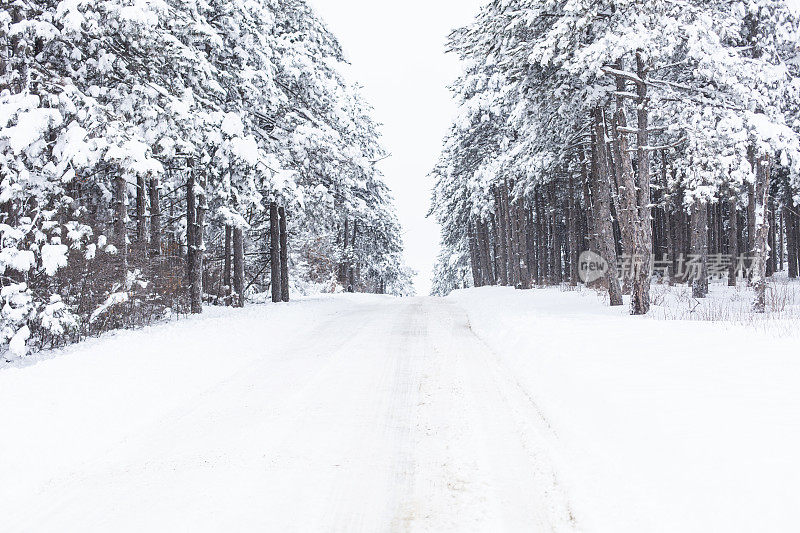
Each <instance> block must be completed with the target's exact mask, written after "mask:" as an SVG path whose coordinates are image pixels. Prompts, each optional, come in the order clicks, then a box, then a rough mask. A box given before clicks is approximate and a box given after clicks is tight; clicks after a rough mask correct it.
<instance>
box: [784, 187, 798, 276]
mask: <svg viewBox="0 0 800 533" xmlns="http://www.w3.org/2000/svg"><path fill="white" fill-rule="evenodd" d="M787 196H788V197H787V199H786V201H785V203H784V206H783V222H784V225H785V226H786V230H785V231H786V252H787V253H786V255H787V257H788V261H789V264H788V265H787V267H788V271H789V278H790V279H795V278H797V274H798V268H797V244H798V243H797V241H796V237H797V233H795V218H796V217H795V214H794V213H793V210H794V202H793V200H792V198H791V192H790V193H789V194H788V195H787Z"/></svg>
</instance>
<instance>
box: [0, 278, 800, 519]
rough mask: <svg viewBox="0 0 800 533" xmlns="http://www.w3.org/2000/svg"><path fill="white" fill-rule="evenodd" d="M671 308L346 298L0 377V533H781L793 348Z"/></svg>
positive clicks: (791, 450)
mask: <svg viewBox="0 0 800 533" xmlns="http://www.w3.org/2000/svg"><path fill="white" fill-rule="evenodd" d="M683 298H684V296H683V295H681V294H680V289H672V290H670V291H669V293H668V294H667V295H666V296H663V297H659V303H660V304H661V307H659V308H657V309H656V312H654V314H653V316H652V317H647V318H633V317H629V316H627V315H625V310H624V309H610V308H607V307H605V306H604V305H603V304H602V303H601V301H600V298H598V297H597V296H595V295H594V294H593V293H592V292H591V291H582V292H565V291H560V290H558V289H547V290H534V291H525V292H521V291H514V290H512V289H500V288H486V289H479V290H469V291H462V292H458V293H455V294H453V295H452V296H450V297H449V298H446V299H433V298H416V299H405V300H401V299H393V298H388V297H375V296H352V295H349V296H348V295H340V296H336V297H324V298H316V299H308V300H304V301H300V302H296V303H292V304H289V305H282V306H272V305H261V306H252V307H249V308H248V309H245V310H238V311H231V310H211V311H210V312H209V313H208V314H207V315H206V316H203V317H201V318H193V319H190V320H186V321H182V322H178V323H172V324H165V325H161V326H158V327H154V328H152V329H149V330H145V331H138V332H122V333H118V334H116V335H113V336H110V337H106V338H103V339H98V340H92V341H89V342H87V343H84V344H82V345H78V346H75V347H72V348H70V349H68V350H65V351H63V352H59V353H55V354H44V355H43V356H41V357H40V358H39V361H38V362H37V363H36V364H32V365H26V366H13V367H6V368H1V369H0V437H1V438H0V442H2V444H0V451H1V452H2V453H0V531H3V532H6V531H111V530H113V531H142V530H158V531H176V530H177V531H197V530H213V531H216V530H222V529H226V530H231V531H238V530H268V531H304V532H305V531H348V532H349V531H370V532H371V531H454V530H455V531H572V530H576V531H589V532H592V531H598V532H606V531H607V532H614V533H617V532H625V531H631V532H637V533H638V532H641V531H648V532H652V531H664V532H667V531H669V532H674V531H681V532H686V531H697V532H708V531H725V532H734V531H743V532H744V531H748V532H749V531H770V532H773V531H787V532H788V531H796V530H797V529H798V527H800V454H798V450H800V386H798V384H800V354H798V353H797V346H798V335H796V334H794V333H792V332H789V333H786V332H784V334H781V335H774V334H772V333H770V332H769V331H767V330H765V328H761V327H754V326H750V325H743V324H736V325H732V324H730V323H724V322H714V323H712V322H701V321H696V320H695V321H687V320H659V319H658V312H657V311H658V310H659V309H662V310H664V309H666V310H667V311H668V312H665V313H662V314H664V317H666V318H673V319H674V318H677V316H676V315H675V314H676V313H678V311H677V310H676V309H677V305H678V304H680V305H682V304H683ZM673 300H674V301H675V302H677V303H676V304H675V305H671V304H669V302H670V301H673ZM687 305H689V304H687ZM695 310H696V306H695ZM669 313H672V315H669ZM667 315H669V316H667Z"/></svg>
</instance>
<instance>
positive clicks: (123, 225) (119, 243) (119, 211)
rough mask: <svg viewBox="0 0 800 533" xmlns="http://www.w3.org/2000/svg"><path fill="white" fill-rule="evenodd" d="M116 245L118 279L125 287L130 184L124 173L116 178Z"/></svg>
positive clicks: (126, 280)
mask: <svg viewBox="0 0 800 533" xmlns="http://www.w3.org/2000/svg"><path fill="white" fill-rule="evenodd" d="M114 185H115V189H116V190H115V191H114V192H115V198H114V238H115V241H116V242H115V243H114V245H115V246H116V248H117V255H118V257H119V272H118V273H117V279H118V281H119V282H120V283H122V286H123V288H124V287H125V286H126V284H127V282H128V227H127V222H128V184H127V182H126V181H125V176H123V175H122V174H119V175H117V177H116V178H114Z"/></svg>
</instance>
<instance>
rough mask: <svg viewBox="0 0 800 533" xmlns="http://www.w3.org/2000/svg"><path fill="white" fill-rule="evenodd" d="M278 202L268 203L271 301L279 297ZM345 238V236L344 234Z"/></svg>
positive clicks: (279, 299) (279, 298)
mask: <svg viewBox="0 0 800 533" xmlns="http://www.w3.org/2000/svg"><path fill="white" fill-rule="evenodd" d="M278 225H279V222H278V204H276V203H275V202H271V203H270V204H269V263H270V283H271V285H272V301H273V302H274V303H278V302H280V301H281V300H282V299H281V258H280V254H281V250H280V228H279V227H278ZM345 240H347V236H346V235H345Z"/></svg>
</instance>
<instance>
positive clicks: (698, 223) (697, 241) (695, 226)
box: [689, 199, 708, 298]
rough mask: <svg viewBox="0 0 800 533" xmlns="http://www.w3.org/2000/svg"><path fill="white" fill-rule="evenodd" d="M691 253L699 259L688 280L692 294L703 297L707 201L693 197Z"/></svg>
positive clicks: (705, 288)
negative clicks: (696, 267)
mask: <svg viewBox="0 0 800 533" xmlns="http://www.w3.org/2000/svg"><path fill="white" fill-rule="evenodd" d="M691 243H692V244H691V247H692V255H693V256H694V259H695V260H696V261H699V268H698V269H697V270H695V271H694V272H693V273H692V275H693V276H694V277H693V278H692V279H690V280H689V281H690V282H691V283H692V296H693V297H694V298H705V297H706V296H708V203H707V202H706V201H705V200H700V199H695V201H694V203H693V204H692V217H691Z"/></svg>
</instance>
